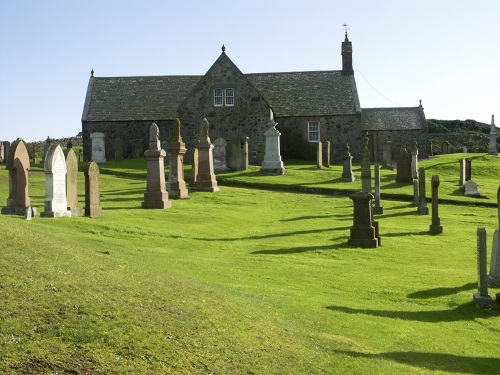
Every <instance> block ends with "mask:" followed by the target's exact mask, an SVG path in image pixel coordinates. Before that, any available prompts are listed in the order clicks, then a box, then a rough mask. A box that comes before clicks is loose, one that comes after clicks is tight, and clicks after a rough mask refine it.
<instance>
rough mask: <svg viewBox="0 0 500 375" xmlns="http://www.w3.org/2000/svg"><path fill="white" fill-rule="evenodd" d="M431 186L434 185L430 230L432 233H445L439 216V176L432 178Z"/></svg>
mask: <svg viewBox="0 0 500 375" xmlns="http://www.w3.org/2000/svg"><path fill="white" fill-rule="evenodd" d="M431 187H432V224H431V225H430V227H429V231H430V232H431V233H432V234H441V233H443V227H442V226H441V219H440V218H439V213H438V208H439V197H438V188H439V176H436V175H434V176H432V179H431Z"/></svg>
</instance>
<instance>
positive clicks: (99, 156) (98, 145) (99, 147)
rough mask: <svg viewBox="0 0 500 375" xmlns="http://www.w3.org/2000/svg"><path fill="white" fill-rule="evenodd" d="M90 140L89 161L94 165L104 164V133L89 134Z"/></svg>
mask: <svg viewBox="0 0 500 375" xmlns="http://www.w3.org/2000/svg"><path fill="white" fill-rule="evenodd" d="M90 138H91V139H92V157H91V159H90V160H91V161H93V162H95V163H99V164H100V163H106V148H105V143H104V133H100V132H95V133H92V134H90Z"/></svg>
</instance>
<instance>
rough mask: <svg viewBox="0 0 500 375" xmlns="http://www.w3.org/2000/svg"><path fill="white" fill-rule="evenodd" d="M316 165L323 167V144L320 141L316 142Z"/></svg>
mask: <svg viewBox="0 0 500 375" xmlns="http://www.w3.org/2000/svg"><path fill="white" fill-rule="evenodd" d="M316 167H317V168H318V169H322V168H323V144H322V143H321V142H320V141H318V142H317V144H316Z"/></svg>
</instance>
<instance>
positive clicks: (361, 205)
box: [347, 191, 379, 248]
mask: <svg viewBox="0 0 500 375" xmlns="http://www.w3.org/2000/svg"><path fill="white" fill-rule="evenodd" d="M349 198H350V199H351V200H352V201H353V204H354V215H353V226H352V227H351V228H350V238H349V240H348V242H347V243H348V244H349V245H351V246H357V247H364V248H377V247H378V246H379V240H378V238H377V234H376V229H375V226H374V225H373V224H374V222H373V217H372V199H373V195H371V194H370V193H368V192H366V191H358V192H356V193H354V194H351V195H350V196H349Z"/></svg>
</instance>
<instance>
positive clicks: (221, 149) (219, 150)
mask: <svg viewBox="0 0 500 375" xmlns="http://www.w3.org/2000/svg"><path fill="white" fill-rule="evenodd" d="M213 154H214V171H227V170H229V168H228V167H227V164H226V140H225V139H224V138H221V137H219V138H217V139H216V140H215V141H214V151H213Z"/></svg>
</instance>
